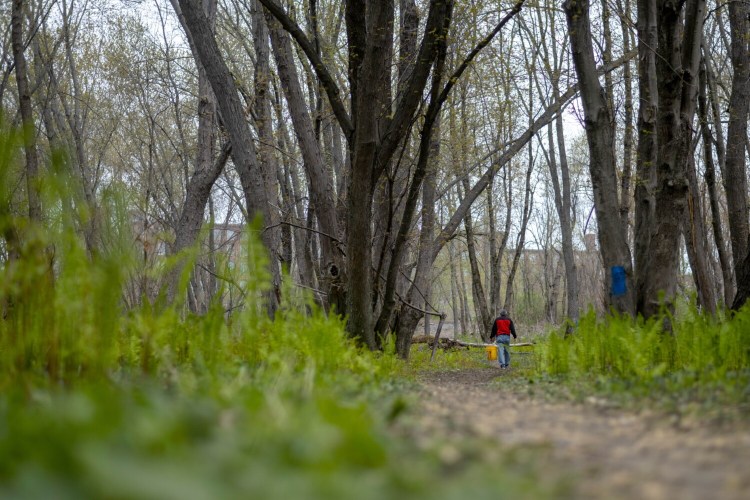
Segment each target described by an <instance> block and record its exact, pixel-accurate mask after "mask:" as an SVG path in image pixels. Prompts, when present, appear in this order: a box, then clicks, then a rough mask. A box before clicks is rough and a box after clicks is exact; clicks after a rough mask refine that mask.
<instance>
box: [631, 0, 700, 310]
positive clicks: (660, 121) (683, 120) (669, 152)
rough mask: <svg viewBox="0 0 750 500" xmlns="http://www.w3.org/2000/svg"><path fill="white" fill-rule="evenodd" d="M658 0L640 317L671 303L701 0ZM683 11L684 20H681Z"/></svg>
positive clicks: (693, 99)
mask: <svg viewBox="0 0 750 500" xmlns="http://www.w3.org/2000/svg"><path fill="white" fill-rule="evenodd" d="M686 5H687V7H685V12H684V13H683V12H682V9H683V7H684V6H685V4H683V3H675V2H673V1H671V0H660V1H659V4H658V8H659V11H658V12H659V31H658V50H657V62H656V69H657V79H658V92H659V101H658V103H659V108H658V112H657V128H656V132H657V143H658V145H657V184H656V195H655V199H656V210H655V213H654V218H653V224H652V225H651V228H650V248H649V255H648V258H647V259H646V265H645V267H644V273H645V274H644V279H645V284H644V285H645V286H644V290H643V292H644V296H643V302H642V304H641V305H642V310H640V311H639V312H641V313H643V315H644V316H645V317H650V316H653V315H655V314H658V313H659V311H660V309H661V307H662V306H663V305H666V306H667V307H670V308H671V307H672V306H673V301H674V299H675V297H676V294H677V291H678V289H677V283H678V276H679V257H680V251H679V246H680V245H679V240H680V235H681V218H682V216H684V214H685V210H686V209H687V207H686V205H687V194H688V183H687V180H686V178H687V166H688V156H689V155H690V154H692V151H693V150H692V147H691V145H692V122H693V117H694V115H695V107H696V106H695V104H696V101H697V92H698V65H699V62H700V45H701V39H702V26H703V17H704V14H705V1H703V0H689V1H688V2H687V4H686ZM683 14H684V19H685V22H684V26H683V23H682V22H681V19H682V18H683Z"/></svg>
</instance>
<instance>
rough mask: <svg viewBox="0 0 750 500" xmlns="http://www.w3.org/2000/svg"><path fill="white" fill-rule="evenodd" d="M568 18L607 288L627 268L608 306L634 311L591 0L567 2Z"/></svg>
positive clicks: (610, 124) (612, 136) (610, 119)
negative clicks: (622, 289) (619, 291)
mask: <svg viewBox="0 0 750 500" xmlns="http://www.w3.org/2000/svg"><path fill="white" fill-rule="evenodd" d="M563 8H564V10H565V14H566V17H567V20H568V30H569V34H570V44H571V49H572V52H573V62H574V65H575V68H576V74H577V76H578V81H579V85H580V88H581V100H582V102H583V111H584V121H585V127H586V137H587V139H588V145H589V172H590V174H591V185H592V188H593V191H594V207H595V210H596V218H597V229H598V236H599V248H600V249H601V253H602V260H603V261H604V267H605V270H606V272H605V276H606V283H607V288H608V289H610V290H611V289H612V273H611V272H610V270H611V269H613V268H614V267H615V266H619V267H622V268H623V269H624V271H625V276H626V283H627V288H626V290H625V292H624V293H622V294H618V295H617V296H615V295H614V294H610V304H611V305H612V306H613V307H614V308H615V309H616V310H618V311H619V312H622V313H632V312H633V305H634V302H633V297H634V295H633V287H632V283H633V267H632V263H631V256H630V249H629V247H628V242H627V235H626V232H625V228H624V227H623V226H622V223H621V220H620V217H619V207H618V199H619V198H618V195H617V163H616V161H615V150H614V140H615V134H614V126H613V117H612V110H611V109H610V108H609V106H608V104H607V97H606V93H605V91H604V89H603V88H602V86H601V84H600V83H599V79H598V78H597V75H596V65H595V62H594V51H593V47H592V35H591V25H590V21H589V2H588V0H567V1H566V2H565V3H564V4H563Z"/></svg>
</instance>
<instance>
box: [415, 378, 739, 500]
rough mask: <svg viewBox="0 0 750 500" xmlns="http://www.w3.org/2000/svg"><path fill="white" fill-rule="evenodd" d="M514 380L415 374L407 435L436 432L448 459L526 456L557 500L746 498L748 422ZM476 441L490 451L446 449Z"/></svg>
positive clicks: (426, 438)
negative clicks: (688, 415) (561, 499)
mask: <svg viewBox="0 0 750 500" xmlns="http://www.w3.org/2000/svg"><path fill="white" fill-rule="evenodd" d="M513 375H514V373H513V368H511V369H510V370H500V369H499V368H495V367H494V366H487V367H486V368H477V369H466V370H457V371H441V372H425V373H422V375H421V376H420V384H419V389H418V395H417V399H418V401H419V403H418V410H417V411H416V412H414V413H413V414H412V415H414V419H415V422H413V423H414V424H416V425H414V426H413V427H411V426H410V427H411V428H412V431H411V432H413V433H414V434H413V435H412V436H410V437H411V438H413V439H416V440H417V442H418V443H419V442H420V441H422V442H426V441H429V440H431V439H432V440H434V439H435V438H436V436H440V439H443V440H444V443H447V444H445V445H444V449H443V451H442V455H444V459H445V461H447V462H450V461H452V460H453V461H464V462H470V461H471V460H491V461H493V462H495V461H496V462H497V463H498V467H503V466H504V465H505V464H506V463H509V462H511V461H514V460H515V461H517V460H518V456H519V454H521V456H523V454H524V453H526V454H530V457H529V458H528V460H527V461H529V462H533V463H534V464H535V465H534V467H535V468H536V469H538V472H537V473H536V474H537V476H538V477H540V478H541V479H542V480H548V481H550V482H556V483H558V484H565V485H567V486H566V489H565V491H567V493H568V494H566V495H564V496H568V495H569V496H570V497H572V498H608V499H611V498H628V499H630V498H639V499H667V498H671V499H677V498H679V499H693V498H695V499H698V498H701V499H705V498H721V499H735V498H736V499H740V498H743V499H744V498H748V495H749V494H750V493H749V492H750V467H749V466H748V463H750V429H748V425H747V423H746V422H745V423H736V422H735V423H729V424H719V423H706V422H705V421H703V422H702V421H700V420H699V419H696V420H695V421H688V419H685V418H676V417H670V416H669V415H666V414H664V413H659V412H656V411H653V412H651V411H645V410H641V411H637V412H636V411H635V410H633V411H629V410H625V409H622V408H613V407H612V406H611V405H608V404H606V402H605V401H602V400H598V399H596V398H590V399H589V400H588V401H586V402H585V403H580V404H579V403H575V402H564V401H560V400H550V399H549V398H546V397H544V396H543V395H539V394H538V395H534V394H529V391H528V390H523V389H522V388H521V385H522V384H519V383H508V382H510V381H511V379H512V378H513ZM517 382H520V380H519V381H517ZM477 439H479V440H482V441H484V442H486V441H487V440H491V441H492V442H493V444H492V446H491V448H492V449H493V451H494V453H496V455H490V456H487V455H486V454H484V455H479V456H476V455H475V456H474V457H473V458H466V455H464V457H463V458H462V457H461V452H460V451H459V449H458V448H456V447H452V446H451V445H450V444H449V443H451V442H453V443H458V442H462V441H466V440H477ZM495 443H496V445H495ZM470 465H471V464H470V463H465V464H464V466H465V467H466V466H470ZM488 480H491V478H488ZM501 488H502V485H501V484H498V489H499V490H500V489H501Z"/></svg>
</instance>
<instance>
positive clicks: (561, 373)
mask: <svg viewBox="0 0 750 500" xmlns="http://www.w3.org/2000/svg"><path fill="white" fill-rule="evenodd" d="M684 309H685V311H684V312H682V313H681V315H680V317H677V318H674V317H672V318H670V324H671V331H669V332H665V331H664V324H665V322H664V321H663V318H654V319H651V320H649V321H643V320H642V319H641V320H638V321H634V320H633V319H631V318H628V317H607V318H597V317H596V315H595V314H593V313H589V314H587V315H585V316H584V317H583V318H582V319H581V320H580V322H579V323H578V325H577V326H576V328H575V330H574V331H573V333H572V334H570V335H567V336H566V335H564V334H563V333H561V332H552V333H551V334H550V335H549V336H548V337H547V338H546V339H545V340H544V341H542V342H540V343H539V344H538V345H537V346H535V352H536V356H535V361H536V365H535V373H534V376H535V377H536V380H539V381H546V382H550V383H553V384H560V385H562V386H563V387H562V388H561V389H558V392H567V393H568V394H569V395H571V396H573V397H576V398H585V397H586V396H587V395H591V394H598V395H603V396H606V397H607V398H608V399H609V400H611V401H613V402H616V403H618V404H624V405H630V406H651V407H654V406H655V407H659V408H661V409H666V410H669V411H676V412H679V413H691V412H694V411H698V412H701V413H709V414H713V415H718V416H720V417H721V416H727V415H731V416H732V417H733V418H735V417H741V416H742V415H743V414H744V415H747V414H748V410H750V307H745V308H744V309H743V310H741V311H739V312H737V313H736V314H733V315H718V316H715V317H712V316H709V315H705V314H701V313H699V312H698V311H697V310H696V309H695V308H684ZM532 380H533V378H532ZM744 418H747V417H746V416H745V417H744Z"/></svg>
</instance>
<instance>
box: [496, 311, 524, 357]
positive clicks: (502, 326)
mask: <svg viewBox="0 0 750 500" xmlns="http://www.w3.org/2000/svg"><path fill="white" fill-rule="evenodd" d="M511 335H513V338H514V339H517V338H518V336H517V335H516V327H515V326H514V325H513V320H512V319H510V318H509V317H508V311H506V310H505V309H503V310H502V311H500V316H498V317H497V318H495V321H494V323H492V334H491V335H490V340H492V341H494V342H495V344H497V359H498V361H499V362H500V368H508V365H510V351H508V347H510V336H511Z"/></svg>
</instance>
